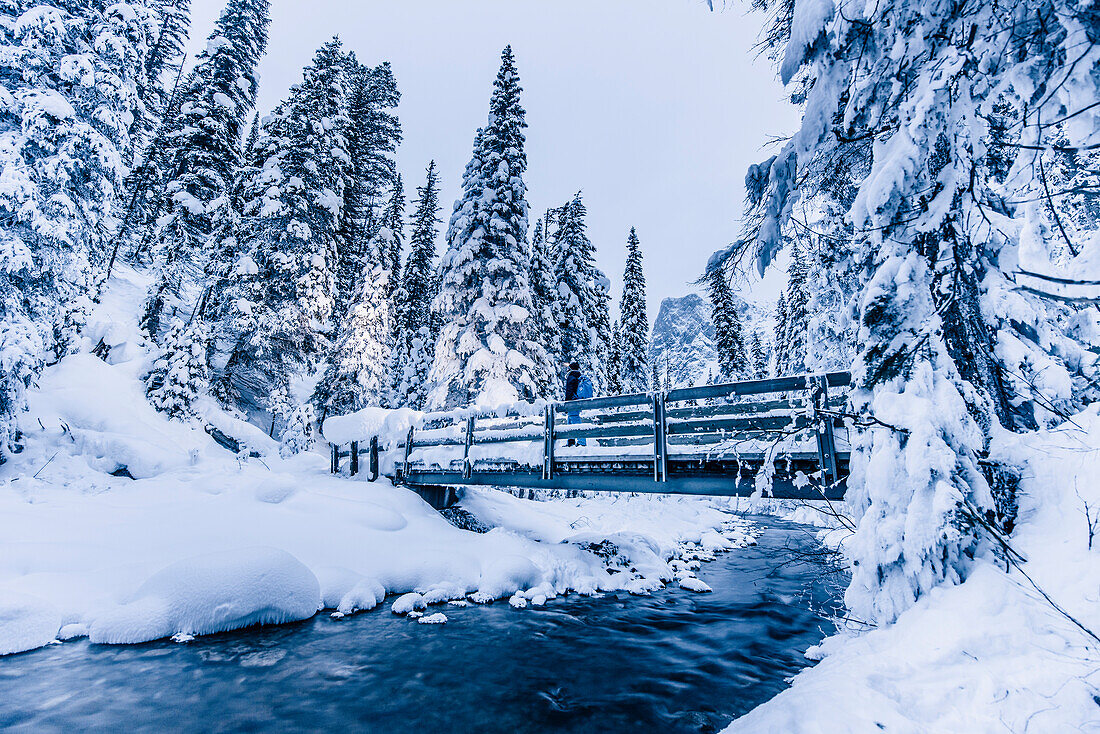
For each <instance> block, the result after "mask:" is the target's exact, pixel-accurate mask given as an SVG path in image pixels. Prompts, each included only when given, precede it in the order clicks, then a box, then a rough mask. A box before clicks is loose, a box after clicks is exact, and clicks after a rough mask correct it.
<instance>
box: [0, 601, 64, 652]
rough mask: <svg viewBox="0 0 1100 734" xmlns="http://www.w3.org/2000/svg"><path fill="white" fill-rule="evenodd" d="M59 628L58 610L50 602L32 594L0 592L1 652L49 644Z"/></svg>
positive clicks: (30, 648) (19, 650)
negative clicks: (0, 593)
mask: <svg viewBox="0 0 1100 734" xmlns="http://www.w3.org/2000/svg"><path fill="white" fill-rule="evenodd" d="M60 628H61V614H60V612H58V611H57V610H56V609H55V608H54V607H53V606H52V605H51V604H50V603H49V602H47V601H45V600H43V599H40V598H38V597H37V596H32V595H31V594H19V593H9V592H4V593H3V594H2V595H0V655H9V654H11V653H13V652H23V651H24V650H33V649H34V648H36V647H41V646H42V645H45V644H48V643H49V642H51V641H53V640H54V638H56V637H57V631H58V630H59V629H60Z"/></svg>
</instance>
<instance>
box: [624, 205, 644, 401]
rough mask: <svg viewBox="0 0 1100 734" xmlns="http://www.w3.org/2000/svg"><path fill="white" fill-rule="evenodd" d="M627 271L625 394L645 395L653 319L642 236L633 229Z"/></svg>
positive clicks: (630, 237) (628, 248)
mask: <svg viewBox="0 0 1100 734" xmlns="http://www.w3.org/2000/svg"><path fill="white" fill-rule="evenodd" d="M626 247H627V256H626V271H625V272H624V273H623V294H622V298H621V299H620V301H619V314H620V317H621V319H622V322H621V331H620V346H619V349H620V351H621V367H620V374H621V378H620V379H621V383H622V389H623V390H624V391H625V392H645V390H646V383H647V382H648V378H649V364H648V346H649V318H648V316H647V315H646V293H645V273H643V272H642V251H641V247H640V246H639V243H638V234H637V232H635V231H634V228H633V227H631V228H630V236H629V237H628V238H627V241H626Z"/></svg>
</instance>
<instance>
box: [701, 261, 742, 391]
mask: <svg viewBox="0 0 1100 734" xmlns="http://www.w3.org/2000/svg"><path fill="white" fill-rule="evenodd" d="M728 278H729V276H727V275H726V272H725V270H724V269H723V268H716V269H714V270H712V271H711V272H710V273H709V274H708V276H707V285H708V286H709V290H710V308H711V320H712V321H713V322H714V347H715V351H717V353H718V377H717V379H718V381H719V382H736V381H738V380H744V379H746V378H748V376H749V373H750V371H751V368H750V366H749V356H748V350H746V349H745V337H744V334H743V333H742V330H741V318H740V317H739V316H738V315H737V304H735V303H734V300H733V291H732V290H731V289H730V284H729V279H728Z"/></svg>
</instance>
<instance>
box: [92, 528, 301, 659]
mask: <svg viewBox="0 0 1100 734" xmlns="http://www.w3.org/2000/svg"><path fill="white" fill-rule="evenodd" d="M320 608H321V590H320V586H319V584H318V582H317V578H316V577H315V576H314V575H313V574H312V573H311V572H310V570H309V569H308V568H306V567H305V566H304V565H302V564H301V562H299V561H298V559H296V558H295V557H294V556H292V555H290V554H289V553H287V552H286V551H282V550H277V549H274V548H247V549H242V550H237V551H227V552H222V553H211V554H208V555H203V556H196V557H194V558H189V559H186V560H183V561H179V562H177V563H173V564H172V565H170V566H168V567H167V568H165V569H164V570H162V571H160V572H159V573H156V574H154V575H153V576H152V577H151V578H149V580H148V581H146V582H145V583H144V584H142V585H141V587H140V588H138V590H137V591H136V592H135V593H134V595H133V597H132V598H131V599H129V600H128V601H127V603H125V604H120V605H118V606H116V607H115V608H113V609H109V610H107V611H106V612H104V613H103V614H101V615H99V616H98V617H97V618H96V619H95V620H94V621H93V622H92V624H91V626H90V628H89V635H88V636H89V639H90V640H91V641H92V642H98V643H116V644H117V643H135V642H147V641H149V640H157V639H160V638H163V637H171V636H172V635H175V634H177V633H180V632H182V633H186V634H190V635H202V634H210V633H213V632H224V631H226V630H233V629H239V628H241V627H248V626H250V625H254V624H281V623H283V622H292V621H295V620H299V619H308V618H309V617H312V616H313V615H314V614H316V613H317V610H319V609H320Z"/></svg>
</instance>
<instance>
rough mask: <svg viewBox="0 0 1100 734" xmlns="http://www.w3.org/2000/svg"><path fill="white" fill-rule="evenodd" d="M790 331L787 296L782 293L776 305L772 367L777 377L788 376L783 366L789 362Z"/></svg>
mask: <svg viewBox="0 0 1100 734" xmlns="http://www.w3.org/2000/svg"><path fill="white" fill-rule="evenodd" d="M788 331H790V316H789V311H788V310H787V294H786V293H780V294H779V300H778V301H776V303H775V340H774V341H773V342H772V344H773V352H774V355H775V361H774V363H773V365H772V367H773V374H774V375H775V376H777V377H781V376H784V375H786V372H784V368H783V365H784V364H786V362H787V332H788Z"/></svg>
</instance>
